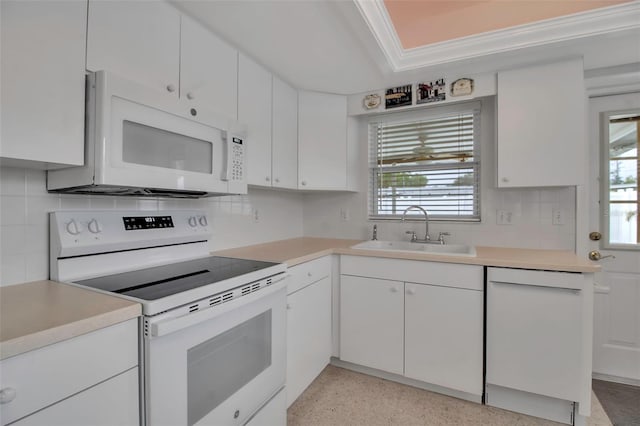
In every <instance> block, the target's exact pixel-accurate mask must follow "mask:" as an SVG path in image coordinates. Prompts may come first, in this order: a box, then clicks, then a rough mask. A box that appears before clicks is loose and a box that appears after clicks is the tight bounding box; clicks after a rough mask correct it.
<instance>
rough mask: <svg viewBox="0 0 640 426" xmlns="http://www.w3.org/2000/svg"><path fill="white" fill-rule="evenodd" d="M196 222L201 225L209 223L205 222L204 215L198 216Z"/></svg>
mask: <svg viewBox="0 0 640 426" xmlns="http://www.w3.org/2000/svg"><path fill="white" fill-rule="evenodd" d="M198 222H200V225H202V226H207V225H208V224H209V222H207V217H206V216H200V219H198Z"/></svg>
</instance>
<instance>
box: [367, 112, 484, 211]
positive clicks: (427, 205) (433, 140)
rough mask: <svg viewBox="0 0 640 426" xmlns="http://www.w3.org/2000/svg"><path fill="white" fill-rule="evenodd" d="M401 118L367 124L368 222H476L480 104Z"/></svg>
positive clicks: (478, 204)
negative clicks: (425, 215)
mask: <svg viewBox="0 0 640 426" xmlns="http://www.w3.org/2000/svg"><path fill="white" fill-rule="evenodd" d="M402 116H403V115H402V114H396V115H394V117H396V118H395V119H390V118H388V117H387V118H386V119H384V118H383V119H382V120H376V121H374V122H370V124H369V152H370V159H369V190H370V203H369V217H370V219H397V218H400V217H402V214H403V213H404V211H405V209H406V208H407V207H409V206H411V205H418V206H420V207H422V208H424V209H425V210H427V212H428V213H429V219H430V220H455V221H479V220H480V182H479V181H480V155H479V145H480V143H479V135H480V131H479V122H480V104H479V103H474V104H465V105H462V106H456V107H455V108H452V107H441V108H436V109H432V110H430V111H429V112H421V113H420V114H419V115H416V114H415V113H405V114H404V119H403V118H400V117H402ZM409 215H412V216H415V215H420V216H422V212H420V211H419V210H416V209H414V210H410V211H408V212H407V217H409Z"/></svg>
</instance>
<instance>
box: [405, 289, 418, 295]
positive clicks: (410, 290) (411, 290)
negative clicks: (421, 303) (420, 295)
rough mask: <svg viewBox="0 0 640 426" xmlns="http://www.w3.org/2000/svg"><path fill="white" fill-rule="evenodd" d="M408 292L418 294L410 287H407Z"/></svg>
mask: <svg viewBox="0 0 640 426" xmlns="http://www.w3.org/2000/svg"><path fill="white" fill-rule="evenodd" d="M407 294H411V295H413V294H416V291H415V290H414V289H412V288H408V289H407Z"/></svg>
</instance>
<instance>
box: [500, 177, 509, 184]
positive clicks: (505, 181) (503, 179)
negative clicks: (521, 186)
mask: <svg viewBox="0 0 640 426" xmlns="http://www.w3.org/2000/svg"><path fill="white" fill-rule="evenodd" d="M500 180H501V181H502V182H504V183H507V182H509V178H506V177H503V178H502V179H500Z"/></svg>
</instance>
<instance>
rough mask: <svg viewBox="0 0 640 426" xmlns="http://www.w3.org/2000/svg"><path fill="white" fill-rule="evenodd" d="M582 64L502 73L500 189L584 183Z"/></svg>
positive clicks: (500, 77) (564, 64)
mask: <svg viewBox="0 0 640 426" xmlns="http://www.w3.org/2000/svg"><path fill="white" fill-rule="evenodd" d="M585 101H586V95H585V89H584V71H583V66H582V60H572V61H567V62H560V63H555V64H546V65H540V66H535V67H530V68H523V69H516V70H509V71H504V72H500V73H498V176H497V177H498V186H499V187H504V188H508V187H526V186H565V185H579V184H581V183H582V176H583V171H584V170H583V168H584V165H585V164H586V151H585V149H586V144H585V130H584V128H585Z"/></svg>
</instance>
